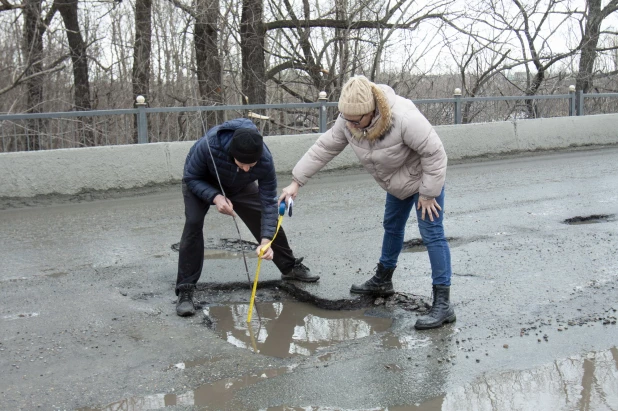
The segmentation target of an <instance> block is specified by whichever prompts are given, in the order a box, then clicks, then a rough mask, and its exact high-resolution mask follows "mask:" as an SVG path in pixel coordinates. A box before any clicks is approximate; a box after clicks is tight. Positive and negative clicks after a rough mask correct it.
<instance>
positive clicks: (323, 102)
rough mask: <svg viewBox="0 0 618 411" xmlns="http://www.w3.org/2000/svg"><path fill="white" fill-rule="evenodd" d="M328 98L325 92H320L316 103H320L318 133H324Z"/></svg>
mask: <svg viewBox="0 0 618 411" xmlns="http://www.w3.org/2000/svg"><path fill="white" fill-rule="evenodd" d="M327 101H328V98H327V96H326V92H325V91H320V94H319V96H318V103H320V133H325V132H326V102H327Z"/></svg>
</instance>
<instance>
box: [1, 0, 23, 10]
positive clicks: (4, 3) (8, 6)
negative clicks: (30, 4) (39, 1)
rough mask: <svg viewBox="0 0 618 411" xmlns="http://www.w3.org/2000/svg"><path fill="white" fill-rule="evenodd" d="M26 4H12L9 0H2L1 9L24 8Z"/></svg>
mask: <svg viewBox="0 0 618 411" xmlns="http://www.w3.org/2000/svg"><path fill="white" fill-rule="evenodd" d="M24 7H26V5H25V4H23V3H22V4H11V3H9V2H8V1H7V0H0V11H6V10H14V9H23V8H24Z"/></svg>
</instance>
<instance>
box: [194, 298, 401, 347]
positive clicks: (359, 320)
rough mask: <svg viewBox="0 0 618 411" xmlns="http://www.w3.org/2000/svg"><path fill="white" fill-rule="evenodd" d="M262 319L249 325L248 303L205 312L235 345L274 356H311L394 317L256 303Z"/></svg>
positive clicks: (291, 303) (385, 326)
mask: <svg viewBox="0 0 618 411" xmlns="http://www.w3.org/2000/svg"><path fill="white" fill-rule="evenodd" d="M256 306H257V309H258V312H259V313H260V317H261V321H258V320H257V319H256V318H257V316H256V315H255V313H254V316H253V318H254V321H252V323H250V324H247V322H246V320H247V314H248V311H249V304H247V303H237V304H225V305H213V306H209V307H206V308H204V314H205V315H206V316H208V317H209V318H210V319H211V320H212V321H213V322H214V330H215V332H216V333H217V335H218V336H219V337H220V338H222V339H223V340H225V341H227V342H228V343H230V344H232V345H235V346H236V347H240V348H244V349H249V350H252V351H254V352H256V353H259V354H263V355H268V356H271V357H279V358H286V357H294V356H309V355H311V354H313V353H315V352H316V351H317V350H319V349H325V348H328V347H331V346H333V345H336V344H338V343H341V342H343V341H349V340H356V339H359V338H364V337H368V336H370V335H373V334H376V333H381V332H384V331H386V330H388V329H389V328H390V327H391V325H392V323H393V319H392V318H379V317H370V316H367V315H365V310H353V311H335V310H325V309H322V308H317V307H315V306H313V305H311V304H309V303H301V302H297V301H285V302H283V301H278V302H261V303H257V304H256Z"/></svg>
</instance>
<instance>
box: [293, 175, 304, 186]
mask: <svg viewBox="0 0 618 411" xmlns="http://www.w3.org/2000/svg"><path fill="white" fill-rule="evenodd" d="M292 180H293V181H295V182H296V184H298V185H299V186H301V187H302V186H304V185H305V184H304V183H303V182H301V181H300V180H299V179H297V178H296V177H294V176H292Z"/></svg>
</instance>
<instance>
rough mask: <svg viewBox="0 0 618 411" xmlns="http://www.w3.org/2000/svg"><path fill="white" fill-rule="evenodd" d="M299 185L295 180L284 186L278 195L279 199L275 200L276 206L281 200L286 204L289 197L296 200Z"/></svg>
mask: <svg viewBox="0 0 618 411" xmlns="http://www.w3.org/2000/svg"><path fill="white" fill-rule="evenodd" d="M299 188H300V186H299V185H298V183H297V182H296V181H292V184H290V185H289V186H287V187H285V188H284V189H283V190H282V193H281V195H280V196H279V201H278V202H277V207H278V206H279V205H280V204H281V202H282V201H285V202H286V204H287V202H288V200H289V199H290V198H291V199H292V200H296V196H297V195H298V189H299Z"/></svg>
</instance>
